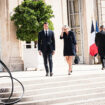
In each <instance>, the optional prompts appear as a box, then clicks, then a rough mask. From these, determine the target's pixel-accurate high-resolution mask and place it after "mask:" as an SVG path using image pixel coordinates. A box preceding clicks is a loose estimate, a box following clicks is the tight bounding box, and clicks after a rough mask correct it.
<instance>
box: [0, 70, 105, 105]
mask: <svg viewBox="0 0 105 105" xmlns="http://www.w3.org/2000/svg"><path fill="white" fill-rule="evenodd" d="M20 81H22V83H23V85H24V87H25V94H24V97H23V99H22V100H21V102H19V103H17V104H15V105H105V72H104V71H103V72H102V73H95V72H94V73H92V74H84V75H73V74H72V75H70V76H68V75H64V76H63V75H62V76H53V77H44V76H43V77H37V78H36V77H30V78H29V77H28V78H26V77H24V72H23V77H21V78H20ZM0 87H2V88H3V87H6V91H5V92H1V93H0V96H1V99H2V100H3V99H6V98H7V97H8V96H9V95H10V91H9V90H10V83H9V82H8V80H7V81H5V82H0ZM20 95H21V88H20V86H19V85H18V84H17V83H16V82H15V90H14V95H13V97H12V99H13V100H15V99H16V98H17V97H18V96H20ZM0 105H2V104H0Z"/></svg>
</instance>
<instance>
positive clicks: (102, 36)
mask: <svg viewBox="0 0 105 105" xmlns="http://www.w3.org/2000/svg"><path fill="white" fill-rule="evenodd" d="M95 43H96V45H97V47H98V52H99V55H100V57H101V62H102V70H104V69H105V31H104V26H103V25H102V26H100V32H98V33H97V34H96V37H95Z"/></svg>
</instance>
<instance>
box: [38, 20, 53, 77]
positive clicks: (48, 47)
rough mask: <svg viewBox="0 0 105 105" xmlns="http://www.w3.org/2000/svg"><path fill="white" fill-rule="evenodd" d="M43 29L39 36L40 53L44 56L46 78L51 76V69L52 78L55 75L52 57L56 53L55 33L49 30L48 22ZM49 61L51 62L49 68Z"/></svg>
mask: <svg viewBox="0 0 105 105" xmlns="http://www.w3.org/2000/svg"><path fill="white" fill-rule="evenodd" d="M43 28H44V30H42V31H40V32H39V35H38V51H39V54H40V55H41V54H42V55H43V59H44V66H45V69H46V76H48V75H49V68H50V76H52V75H53V72H52V68H53V62H52V55H53V54H54V53H55V38H54V32H53V31H51V30H49V29H48V23H47V22H45V23H44V25H43ZM47 61H49V68H48V62H47Z"/></svg>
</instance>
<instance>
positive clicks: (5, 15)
mask: <svg viewBox="0 0 105 105" xmlns="http://www.w3.org/2000/svg"><path fill="white" fill-rule="evenodd" d="M17 3H18V2H17V0H0V20H1V23H0V25H1V28H2V29H1V40H2V41H1V46H2V48H1V57H2V60H3V61H4V62H5V63H6V65H7V66H8V67H9V68H10V70H11V71H16V70H23V62H22V60H21V56H20V47H19V40H17V39H16V27H15V25H14V23H13V22H11V20H10V16H11V13H12V11H13V9H14V7H16V6H17Z"/></svg>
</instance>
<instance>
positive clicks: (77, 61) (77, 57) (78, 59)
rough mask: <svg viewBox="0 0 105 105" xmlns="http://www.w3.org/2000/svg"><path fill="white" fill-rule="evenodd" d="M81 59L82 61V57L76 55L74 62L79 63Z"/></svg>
mask: <svg viewBox="0 0 105 105" xmlns="http://www.w3.org/2000/svg"><path fill="white" fill-rule="evenodd" d="M79 61H80V58H79V56H78V55H76V56H75V58H74V63H75V64H79Z"/></svg>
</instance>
